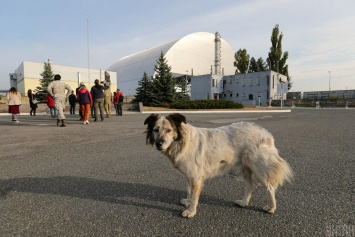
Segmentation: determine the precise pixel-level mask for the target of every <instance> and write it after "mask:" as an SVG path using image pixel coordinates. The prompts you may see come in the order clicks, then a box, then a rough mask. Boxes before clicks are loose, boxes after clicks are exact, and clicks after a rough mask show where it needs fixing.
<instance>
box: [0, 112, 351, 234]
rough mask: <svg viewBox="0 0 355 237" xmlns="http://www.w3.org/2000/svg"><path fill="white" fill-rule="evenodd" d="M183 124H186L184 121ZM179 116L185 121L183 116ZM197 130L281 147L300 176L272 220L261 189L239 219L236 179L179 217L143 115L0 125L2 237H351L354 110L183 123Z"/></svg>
mask: <svg viewBox="0 0 355 237" xmlns="http://www.w3.org/2000/svg"><path fill="white" fill-rule="evenodd" d="M182 113H183V112H182ZM183 114H184V113H183ZM185 115H186V117H187V121H188V122H189V123H191V124H193V125H195V126H198V127H218V126H223V125H226V124H230V123H233V122H239V121H243V120H244V121H251V122H254V123H257V124H259V125H261V126H263V127H265V128H266V129H268V130H269V131H270V132H271V133H272V134H273V135H274V137H275V144H276V146H277V148H278V149H279V152H280V155H281V156H282V157H283V158H284V159H285V160H287V161H288V162H289V163H290V165H291V167H292V168H293V170H294V173H295V179H294V181H293V183H292V184H286V185H284V186H283V187H281V188H279V189H278V190H277V193H276V199H277V204H278V208H277V210H276V212H275V214H273V215H270V214H267V213H265V212H263V211H262V207H263V206H264V205H265V203H266V200H267V199H266V195H265V190H264V189H263V187H261V186H259V187H256V188H255V190H254V193H253V197H252V199H251V203H250V206H249V207H247V208H239V207H237V206H235V205H234V200H236V199H240V198H241V197H242V195H243V192H244V185H243V182H242V179H241V177H240V176H239V174H238V173H233V174H230V175H226V176H223V177H218V178H215V179H211V180H208V181H207V183H206V185H205V187H204V189H203V191H202V195H201V198H200V204H199V207H198V212H197V215H196V216H195V217H194V218H192V219H186V218H182V217H181V212H182V211H183V207H182V206H180V205H179V200H180V199H181V198H182V197H184V196H185V195H186V193H185V180H184V178H183V177H182V176H181V175H180V173H179V172H177V171H176V170H174V168H172V167H171V165H170V163H169V162H168V160H167V159H166V158H165V157H164V156H163V155H161V154H160V153H159V152H158V151H156V150H155V149H153V148H152V147H151V146H149V145H148V146H147V145H146V144H145V134H144V131H145V126H144V125H143V123H144V120H145V118H146V117H147V116H148V115H147V114H142V113H128V114H124V115H123V116H112V117H111V118H107V119H105V120H104V121H98V122H94V121H93V120H92V119H91V121H90V124H88V125H84V124H82V122H81V121H79V120H78V119H79V118H78V116H77V115H67V127H64V128H61V127H57V126H56V125H55V124H56V122H55V121H56V120H55V119H53V118H51V117H50V116H49V115H42V114H40V115H37V116H29V115H21V116H19V118H20V121H21V122H20V123H17V124H14V123H13V122H11V117H10V116H0V134H1V136H0V139H1V142H0V236H2V237H7V236H36V237H37V236H355V213H354V210H355V205H354V204H355V203H354V197H355V185H354V180H355V177H354V170H355V155H354V154H355V148H354V143H355V133H354V127H355V126H354V125H355V110H354V109H293V110H292V111H291V112H288V113H284V112H273V113H258V112H256V113H255V112H254V113H194V114H188V113H185Z"/></svg>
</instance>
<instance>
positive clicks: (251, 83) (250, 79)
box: [249, 77, 253, 86]
mask: <svg viewBox="0 0 355 237" xmlns="http://www.w3.org/2000/svg"><path fill="white" fill-rule="evenodd" d="M252 85H253V78H252V77H251V78H249V86H252Z"/></svg>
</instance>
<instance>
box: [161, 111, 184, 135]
mask: <svg viewBox="0 0 355 237" xmlns="http://www.w3.org/2000/svg"><path fill="white" fill-rule="evenodd" d="M166 119H167V120H169V121H171V122H172V123H174V125H175V126H176V133H177V138H176V139H175V140H180V139H181V138H182V135H181V131H180V130H181V123H183V122H184V123H185V124H186V118H185V116H184V115H182V114H178V113H176V114H170V115H168V116H167V117H166Z"/></svg>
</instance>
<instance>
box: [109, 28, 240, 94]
mask: <svg viewBox="0 0 355 237" xmlns="http://www.w3.org/2000/svg"><path fill="white" fill-rule="evenodd" d="M161 53H163V55H164V57H165V58H166V60H167V63H168V64H169V66H171V73H172V74H173V76H174V77H181V76H186V77H187V76H189V77H190V76H198V75H206V74H216V75H232V74H235V70H236V68H235V67H234V64H233V63H234V60H235V59H234V55H235V51H234V49H233V48H232V46H230V44H229V43H228V42H227V41H225V40H224V39H222V38H221V36H220V34H219V33H218V32H216V33H215V34H212V33H207V32H197V33H192V34H189V35H187V36H184V37H182V38H181V39H178V40H174V41H172V42H169V43H166V44H163V45H159V46H156V47H153V48H149V49H146V50H143V51H141V52H138V53H135V54H132V55H129V56H126V57H123V58H121V59H120V60H118V61H117V62H115V63H114V64H112V65H111V66H110V67H109V68H108V70H109V71H114V72H116V73H117V83H118V85H119V88H120V89H121V90H122V91H123V92H124V93H125V94H126V95H128V96H132V95H135V94H136V88H137V87H138V81H139V80H141V79H142V77H143V74H144V72H146V73H147V74H148V76H154V74H155V72H154V66H155V65H156V64H157V60H158V59H159V57H160V54H161Z"/></svg>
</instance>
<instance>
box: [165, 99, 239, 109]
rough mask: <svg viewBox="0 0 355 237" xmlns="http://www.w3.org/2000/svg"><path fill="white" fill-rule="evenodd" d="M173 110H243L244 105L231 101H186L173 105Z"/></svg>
mask: <svg viewBox="0 0 355 237" xmlns="http://www.w3.org/2000/svg"><path fill="white" fill-rule="evenodd" d="M169 107H170V108H172V109H241V108H243V105H242V104H239V103H236V102H233V101H230V100H184V101H177V102H174V103H171V104H170V105H169Z"/></svg>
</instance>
